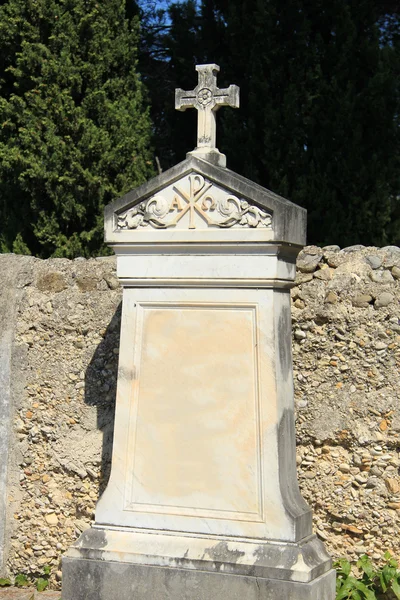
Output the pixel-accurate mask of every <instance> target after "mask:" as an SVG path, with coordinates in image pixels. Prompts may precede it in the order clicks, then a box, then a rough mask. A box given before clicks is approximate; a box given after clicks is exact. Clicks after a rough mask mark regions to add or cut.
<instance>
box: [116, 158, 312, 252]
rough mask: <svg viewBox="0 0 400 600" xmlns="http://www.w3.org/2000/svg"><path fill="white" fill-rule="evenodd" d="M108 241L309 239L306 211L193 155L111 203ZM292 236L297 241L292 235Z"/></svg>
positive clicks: (286, 240) (299, 241)
mask: <svg viewBox="0 0 400 600" xmlns="http://www.w3.org/2000/svg"><path fill="white" fill-rule="evenodd" d="M105 230H106V242H108V243H111V244H113V243H117V244H118V243H140V242H143V243H148V242H149V243H151V242H153V243H156V242H157V241H159V242H166V243H168V242H177V243H179V242H192V241H193V242H202V241H204V242H207V241H212V242H215V241H221V242H222V243H223V242H224V241H231V242H232V241H235V240H237V241H238V242H241V241H254V242H258V241H266V242H271V241H283V242H291V243H293V244H299V245H302V244H304V243H305V239H304V238H305V211H304V209H302V208H300V207H298V206H296V205H295V204H293V203H291V202H289V201H288V200H285V199H284V198H281V197H280V196H277V195H276V194H274V193H272V192H270V191H269V190H267V189H265V188H262V187H261V186H258V185H256V184H254V183H252V182H251V181H249V180H248V179H246V178H244V177H242V176H240V175H238V174H236V173H234V172H232V171H229V170H228V169H226V168H222V167H218V166H215V165H212V164H210V163H208V162H206V161H203V160H201V159H198V158H193V157H190V158H188V159H187V160H185V161H183V162H182V163H180V164H179V165H176V166H175V167H173V168H172V169H169V170H168V171H166V172H165V173H162V174H161V175H159V176H158V177H155V178H154V179H152V180H150V181H149V182H147V183H145V184H143V185H142V186H140V187H138V188H136V189H134V190H132V191H131V192H129V193H128V194H126V195H125V196H123V197H122V198H119V199H118V200H116V201H115V202H113V203H111V204H109V205H108V206H107V207H106V210H105ZM290 238H292V239H290Z"/></svg>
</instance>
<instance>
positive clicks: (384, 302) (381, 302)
mask: <svg viewBox="0 0 400 600" xmlns="http://www.w3.org/2000/svg"><path fill="white" fill-rule="evenodd" d="M393 301H394V296H393V294H389V292H383V293H382V294H379V296H378V297H377V299H376V300H375V307H376V308H383V307H385V306H388V305H389V304H391V303H392V302H393Z"/></svg>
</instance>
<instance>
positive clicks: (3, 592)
mask: <svg viewBox="0 0 400 600" xmlns="http://www.w3.org/2000/svg"><path fill="white" fill-rule="evenodd" d="M0 600H61V592H40V593H39V592H37V591H36V590H35V589H33V588H31V589H24V590H21V589H20V588H13V587H10V588H5V589H0Z"/></svg>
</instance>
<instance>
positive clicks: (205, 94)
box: [197, 88, 213, 106]
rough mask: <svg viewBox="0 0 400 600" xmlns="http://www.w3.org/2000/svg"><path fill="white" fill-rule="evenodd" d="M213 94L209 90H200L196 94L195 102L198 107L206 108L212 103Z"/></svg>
mask: <svg viewBox="0 0 400 600" xmlns="http://www.w3.org/2000/svg"><path fill="white" fill-rule="evenodd" d="M212 98H213V94H212V91H211V90H210V88H202V89H201V90H199V91H198V92H197V102H198V103H199V104H200V106H207V105H208V104H210V102H211V101H212Z"/></svg>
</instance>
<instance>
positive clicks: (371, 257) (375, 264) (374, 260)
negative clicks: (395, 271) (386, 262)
mask: <svg viewBox="0 0 400 600" xmlns="http://www.w3.org/2000/svg"><path fill="white" fill-rule="evenodd" d="M365 260H366V262H367V263H368V264H369V266H370V267H371V269H379V267H381V266H382V260H381V258H380V257H379V256H378V255H377V254H368V256H366V257H365Z"/></svg>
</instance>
